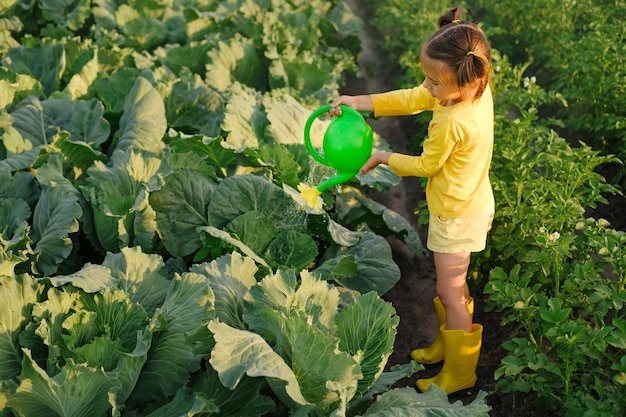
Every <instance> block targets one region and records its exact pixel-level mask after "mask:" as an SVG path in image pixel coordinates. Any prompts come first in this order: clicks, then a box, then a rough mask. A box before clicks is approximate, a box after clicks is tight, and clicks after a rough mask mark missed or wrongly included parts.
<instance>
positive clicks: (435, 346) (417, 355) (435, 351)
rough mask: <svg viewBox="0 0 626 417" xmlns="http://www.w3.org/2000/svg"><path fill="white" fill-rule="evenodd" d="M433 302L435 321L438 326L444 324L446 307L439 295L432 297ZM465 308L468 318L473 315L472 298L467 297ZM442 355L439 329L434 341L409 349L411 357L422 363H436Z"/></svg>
mask: <svg viewBox="0 0 626 417" xmlns="http://www.w3.org/2000/svg"><path fill="white" fill-rule="evenodd" d="M433 304H435V312H436V313H437V321H438V322H439V328H440V329H441V326H444V325H445V324H446V309H445V308H444V306H443V303H442V302H441V300H440V299H439V297H435V298H434V299H433ZM467 309H468V310H469V313H470V319H471V318H473V317H474V299H473V298H471V297H470V298H469V302H468V303H467ZM443 355H444V347H443V340H442V338H441V330H439V332H438V333H437V337H436V338H435V341H434V342H433V343H432V344H431V345H430V346H428V347H426V348H419V349H415V350H413V351H411V358H413V359H415V360H416V361H417V362H419V363H423V364H427V365H428V364H433V363H438V362H441V361H442V360H443Z"/></svg>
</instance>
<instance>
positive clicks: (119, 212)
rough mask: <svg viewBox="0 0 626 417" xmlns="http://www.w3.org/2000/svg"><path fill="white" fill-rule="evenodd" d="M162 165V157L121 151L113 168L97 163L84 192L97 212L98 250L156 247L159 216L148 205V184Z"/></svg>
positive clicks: (95, 223) (95, 217) (94, 221)
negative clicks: (160, 158) (155, 239)
mask: <svg viewBox="0 0 626 417" xmlns="http://www.w3.org/2000/svg"><path fill="white" fill-rule="evenodd" d="M160 164H161V161H160V160H159V158H156V157H154V156H149V155H147V154H144V153H141V152H139V151H137V150H130V149H129V150H127V151H125V152H121V151H120V153H119V154H118V157H117V158H115V159H114V160H113V161H112V164H111V165H105V164H103V163H102V162H100V161H96V162H95V163H94V165H93V166H92V167H91V168H89V170H88V171H87V178H86V184H85V185H84V186H83V187H82V191H83V194H84V196H85V198H86V199H87V201H89V203H90V207H91V210H92V213H93V225H94V228H95V231H96V234H97V236H96V237H97V240H96V239H94V237H92V239H93V240H94V245H95V246H96V247H97V248H101V249H102V250H103V251H111V252H119V251H120V249H121V248H124V247H127V246H135V245H139V246H141V247H142V248H143V249H145V250H149V249H151V248H152V245H153V243H154V242H153V241H154V237H155V235H156V227H157V226H156V213H155V212H154V210H153V209H152V207H151V206H150V204H149V203H148V196H149V194H148V191H147V188H146V184H147V183H149V181H150V180H151V178H152V176H153V175H155V174H156V173H157V171H158V169H159V167H160Z"/></svg>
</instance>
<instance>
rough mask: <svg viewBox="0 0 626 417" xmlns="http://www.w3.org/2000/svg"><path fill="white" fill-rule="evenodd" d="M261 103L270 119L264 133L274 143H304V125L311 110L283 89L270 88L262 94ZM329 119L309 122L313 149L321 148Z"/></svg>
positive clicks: (321, 118)
mask: <svg viewBox="0 0 626 417" xmlns="http://www.w3.org/2000/svg"><path fill="white" fill-rule="evenodd" d="M263 105H264V106H265V109H266V112H267V118H268V120H269V121H270V124H269V126H267V132H266V135H267V137H268V138H271V139H272V140H273V141H274V142H275V143H281V144H302V143H304V126H305V125H306V122H307V120H308V118H309V117H310V116H311V113H312V111H311V110H309V109H307V108H306V107H304V106H303V105H302V103H300V102H298V101H297V100H296V99H295V98H293V97H292V96H290V95H289V94H288V93H286V92H285V91H284V90H280V89H279V90H272V91H270V92H268V93H267V94H265V95H264V96H263ZM329 124H330V120H328V119H326V118H323V117H320V118H318V119H316V120H315V121H314V122H313V123H312V124H311V129H310V132H309V136H310V138H311V144H312V145H313V147H314V148H315V149H321V148H322V143H323V140H324V133H325V132H326V128H327V127H328V125H329Z"/></svg>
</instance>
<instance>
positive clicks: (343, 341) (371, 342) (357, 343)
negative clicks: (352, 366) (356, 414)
mask: <svg viewBox="0 0 626 417" xmlns="http://www.w3.org/2000/svg"><path fill="white" fill-rule="evenodd" d="M399 322H400V319H399V318H398V316H397V315H396V311H395V309H394V308H393V306H392V305H391V304H389V303H387V302H385V301H384V300H382V299H381V298H380V297H378V296H377V295H376V293H374V292H370V293H367V294H364V295H362V296H360V297H358V298H357V299H356V300H355V302H354V303H352V304H349V305H348V306H346V307H345V308H344V309H342V310H341V311H340V312H339V313H338V314H337V318H336V323H337V337H339V340H340V342H339V348H340V349H341V350H342V351H344V352H348V353H350V354H351V355H352V356H355V357H359V356H360V357H361V362H360V365H361V372H363V379H362V380H360V381H359V386H358V391H357V394H356V396H357V397H360V396H362V395H363V394H364V393H365V392H366V391H367V390H368V389H369V388H370V387H371V386H372V384H373V383H374V382H375V381H376V380H377V379H378V377H380V375H381V374H382V372H383V370H384V369H385V365H387V360H388V359H389V356H390V355H391V353H392V352H393V344H394V342H395V340H396V328H397V327H398V323H399Z"/></svg>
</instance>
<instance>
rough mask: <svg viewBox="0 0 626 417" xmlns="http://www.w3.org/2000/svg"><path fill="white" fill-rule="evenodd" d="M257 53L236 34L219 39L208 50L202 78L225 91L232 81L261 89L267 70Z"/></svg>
mask: <svg viewBox="0 0 626 417" xmlns="http://www.w3.org/2000/svg"><path fill="white" fill-rule="evenodd" d="M259 55H260V52H259V51H258V50H257V47H256V46H255V44H254V42H253V41H252V40H251V39H248V38H245V37H244V36H242V35H241V34H239V33H236V34H234V36H233V37H232V38H230V39H228V40H225V41H219V42H218V43H217V45H216V46H215V48H213V49H211V50H210V51H208V58H209V59H208V62H207V64H206V75H205V78H206V80H207V82H208V83H209V84H210V85H212V86H213V87H215V88H217V89H218V90H221V91H225V90H227V89H228V87H229V86H230V85H231V84H233V83H234V82H239V83H241V84H244V85H247V86H248V87H252V88H254V89H256V90H259V91H264V90H265V83H266V79H267V69H266V68H265V67H264V65H263V62H262V61H261V59H260V56H259Z"/></svg>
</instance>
